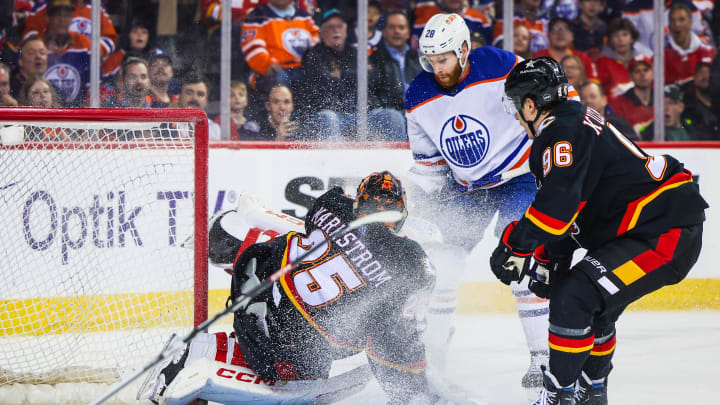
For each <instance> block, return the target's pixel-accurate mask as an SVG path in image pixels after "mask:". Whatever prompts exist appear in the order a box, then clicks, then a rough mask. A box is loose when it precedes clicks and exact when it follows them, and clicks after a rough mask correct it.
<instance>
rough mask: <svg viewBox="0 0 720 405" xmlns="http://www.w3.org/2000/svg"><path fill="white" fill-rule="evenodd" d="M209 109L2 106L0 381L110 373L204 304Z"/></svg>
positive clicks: (154, 348)
mask: <svg viewBox="0 0 720 405" xmlns="http://www.w3.org/2000/svg"><path fill="white" fill-rule="evenodd" d="M207 156H208V146H207V118H206V117H205V115H204V114H203V113H202V112H200V111H198V110H174V109H165V110H131V109H126V110H106V109H72V110H64V109H52V110H51V109H48V110H41V109H0V229H2V232H0V246H1V247H0V249H1V250H2V253H3V260H2V263H1V264H0V386H2V385H5V384H18V383H19V384H57V383H76V382H91V383H93V382H103V383H108V382H112V381H114V380H116V379H118V378H119V377H121V376H122V375H123V374H125V373H127V372H130V371H132V370H133V369H134V368H136V367H140V366H142V365H143V364H144V363H146V362H147V361H148V359H150V358H152V356H154V355H156V354H157V353H158V352H159V350H160V349H161V348H162V345H163V343H164V341H165V340H166V339H167V337H168V336H169V334H170V333H171V332H181V334H185V333H186V332H187V331H189V329H190V328H192V326H193V325H194V324H195V325H197V324H199V323H201V322H202V321H204V320H205V319H206V318H207V236H206V235H207Z"/></svg>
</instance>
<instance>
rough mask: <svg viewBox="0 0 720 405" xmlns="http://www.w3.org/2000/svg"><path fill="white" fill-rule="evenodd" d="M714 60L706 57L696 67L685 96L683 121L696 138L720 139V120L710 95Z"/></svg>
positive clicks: (693, 137) (691, 134) (692, 136)
mask: <svg viewBox="0 0 720 405" xmlns="http://www.w3.org/2000/svg"><path fill="white" fill-rule="evenodd" d="M711 64H712V60H711V59H709V58H704V59H702V60H701V61H700V63H698V64H697V66H696V67H695V75H694V76H693V83H692V86H690V88H689V89H688V90H687V92H686V93H685V96H684V98H683V100H684V103H685V110H684V111H683V121H684V122H686V123H687V125H688V128H687V129H688V132H689V133H690V137H691V138H692V139H695V140H720V122H719V121H720V120H719V119H718V118H719V117H718V115H717V113H716V111H715V110H717V108H713V100H712V98H711V95H710V67H711Z"/></svg>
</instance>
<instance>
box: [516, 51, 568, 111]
mask: <svg viewBox="0 0 720 405" xmlns="http://www.w3.org/2000/svg"><path fill="white" fill-rule="evenodd" d="M505 95H506V97H507V98H508V99H509V100H510V101H512V104H513V105H514V106H515V109H516V110H517V111H521V110H522V105H523V103H524V102H525V99H526V98H529V99H531V100H532V101H533V102H535V105H536V106H537V109H538V110H539V111H543V110H549V109H551V108H552V107H554V106H555V105H557V104H560V103H561V102H563V101H565V100H567V98H568V80H567V76H565V71H563V69H562V66H560V64H559V63H558V62H557V61H556V60H555V59H553V58H549V57H547V56H543V57H540V58H536V59H527V60H524V61H522V62H520V63H518V64H517V65H516V66H515V67H514V68H513V70H512V71H510V74H509V75H508V77H507V79H506V80H505ZM533 121H534V120H533ZM533 121H531V122H533Z"/></svg>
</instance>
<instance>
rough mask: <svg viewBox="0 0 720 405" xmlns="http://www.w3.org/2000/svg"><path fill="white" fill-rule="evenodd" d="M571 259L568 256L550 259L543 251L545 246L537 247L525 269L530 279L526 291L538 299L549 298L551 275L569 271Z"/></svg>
mask: <svg viewBox="0 0 720 405" xmlns="http://www.w3.org/2000/svg"><path fill="white" fill-rule="evenodd" d="M570 263H571V258H570V257H568V256H560V257H552V259H551V256H550V255H549V254H548V253H547V252H546V251H545V246H544V245H540V246H538V247H537V248H536V249H535V251H534V252H533V257H532V260H530V261H529V262H528V267H527V269H526V271H525V272H526V273H527V275H528V276H529V277H530V281H529V282H528V289H529V290H530V291H532V292H533V293H534V294H535V295H537V296H538V297H540V298H550V281H551V280H552V277H554V275H553V273H555V274H557V273H558V272H565V271H568V270H570Z"/></svg>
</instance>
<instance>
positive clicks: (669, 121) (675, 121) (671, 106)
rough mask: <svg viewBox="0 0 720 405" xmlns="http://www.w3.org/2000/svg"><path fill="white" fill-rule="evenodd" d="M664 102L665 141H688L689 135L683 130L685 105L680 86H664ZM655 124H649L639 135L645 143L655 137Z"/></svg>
mask: <svg viewBox="0 0 720 405" xmlns="http://www.w3.org/2000/svg"><path fill="white" fill-rule="evenodd" d="M664 92H665V102H664V103H663V104H664V105H663V108H664V111H663V113H664V115H665V140H666V141H689V140H690V135H689V134H688V131H687V129H686V128H685V126H686V122H685V121H684V120H683V118H682V113H683V110H684V109H685V104H684V103H683V94H682V90H680V86H678V85H677V84H668V85H666V86H665V90H664ZM654 128H655V124H654V123H652V124H650V125H649V126H648V127H647V128H645V130H643V131H642V132H641V133H640V136H641V137H642V139H643V140H645V141H652V140H653V136H654V135H655V129H654Z"/></svg>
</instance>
